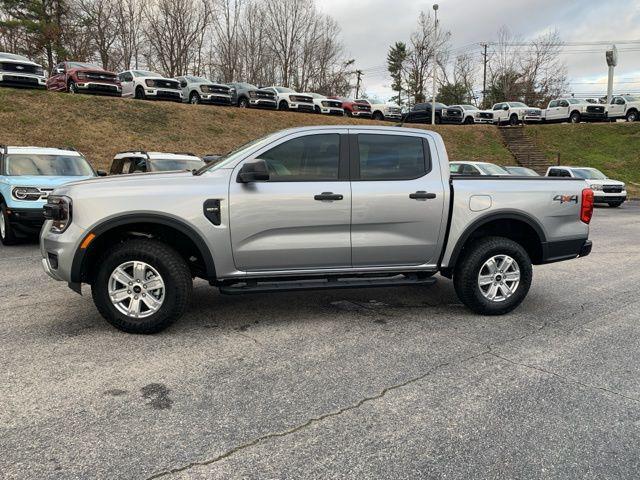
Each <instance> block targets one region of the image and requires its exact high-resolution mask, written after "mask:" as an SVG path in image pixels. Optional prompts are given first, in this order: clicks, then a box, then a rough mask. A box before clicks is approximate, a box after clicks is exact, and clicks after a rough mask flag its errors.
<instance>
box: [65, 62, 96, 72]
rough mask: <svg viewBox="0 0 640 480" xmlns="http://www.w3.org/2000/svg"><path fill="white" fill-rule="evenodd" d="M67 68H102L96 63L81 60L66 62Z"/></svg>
mask: <svg viewBox="0 0 640 480" xmlns="http://www.w3.org/2000/svg"><path fill="white" fill-rule="evenodd" d="M67 68H93V69H95V70H102V68H100V67H99V66H98V65H93V64H92V63H82V62H67Z"/></svg>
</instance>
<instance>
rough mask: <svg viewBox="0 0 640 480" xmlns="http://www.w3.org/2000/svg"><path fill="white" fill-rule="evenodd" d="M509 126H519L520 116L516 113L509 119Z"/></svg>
mask: <svg viewBox="0 0 640 480" xmlns="http://www.w3.org/2000/svg"><path fill="white" fill-rule="evenodd" d="M509 125H511V126H512V127H514V126H516V125H518V116H517V115H516V114H515V113H514V114H513V115H511V116H510V117H509Z"/></svg>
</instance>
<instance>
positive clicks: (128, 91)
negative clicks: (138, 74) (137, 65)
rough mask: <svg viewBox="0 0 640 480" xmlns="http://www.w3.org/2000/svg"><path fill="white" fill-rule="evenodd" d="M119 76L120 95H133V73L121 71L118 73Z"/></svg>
mask: <svg viewBox="0 0 640 480" xmlns="http://www.w3.org/2000/svg"><path fill="white" fill-rule="evenodd" d="M118 77H119V78H120V85H121V86H122V96H123V97H133V95H134V84H133V74H132V73H131V72H122V73H121V74H119V75H118Z"/></svg>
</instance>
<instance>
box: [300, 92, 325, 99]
mask: <svg viewBox="0 0 640 480" xmlns="http://www.w3.org/2000/svg"><path fill="white" fill-rule="evenodd" d="M303 95H309V96H310V97H312V98H327V97H325V96H324V95H320V94H319V93H304V94H303Z"/></svg>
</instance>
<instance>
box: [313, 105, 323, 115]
mask: <svg viewBox="0 0 640 480" xmlns="http://www.w3.org/2000/svg"><path fill="white" fill-rule="evenodd" d="M313 112H314V113H322V110H320V107H319V106H318V105H316V106H315V107H313Z"/></svg>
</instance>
